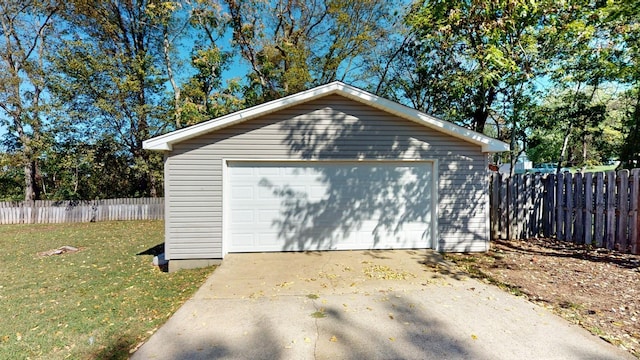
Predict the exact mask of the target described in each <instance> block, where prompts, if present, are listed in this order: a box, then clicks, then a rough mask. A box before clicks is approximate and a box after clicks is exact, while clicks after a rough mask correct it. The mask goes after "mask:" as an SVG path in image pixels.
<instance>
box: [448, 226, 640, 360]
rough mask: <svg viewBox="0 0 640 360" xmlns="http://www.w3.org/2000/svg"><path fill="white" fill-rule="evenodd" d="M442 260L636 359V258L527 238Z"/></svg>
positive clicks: (639, 343)
mask: <svg viewBox="0 0 640 360" xmlns="http://www.w3.org/2000/svg"><path fill="white" fill-rule="evenodd" d="M447 259H448V260H452V261H454V262H455V263H456V264H457V265H458V266H460V267H461V268H462V270H464V271H466V272H469V273H470V274H471V275H472V276H474V277H478V278H481V279H484V281H486V282H490V283H494V284H497V285H499V286H501V287H503V288H504V289H506V290H508V291H511V292H512V293H514V294H516V295H522V296H525V297H527V298H528V299H529V300H530V301H532V302H534V303H536V304H538V305H540V306H544V307H546V308H549V309H551V310H552V311H554V312H555V313H557V314H559V315H560V316H562V317H564V318H566V319H567V320H569V321H571V322H574V323H577V324H579V325H581V326H582V327H584V328H586V329H587V330H589V331H591V332H592V333H593V334H595V335H597V336H600V337H602V338H603V339H605V340H606V341H609V342H611V343H613V344H615V345H618V346H620V347H622V348H624V349H626V350H628V351H630V352H631V353H633V354H634V355H635V356H637V357H640V268H639V266H640V256H637V255H630V254H620V253H617V252H611V251H607V250H603V249H594V248H592V247H589V246H584V245H575V244H572V243H569V242H563V241H557V240H550V239H531V240H526V241H495V242H493V243H492V248H491V250H490V251H489V252H488V253H484V254H448V255H447Z"/></svg>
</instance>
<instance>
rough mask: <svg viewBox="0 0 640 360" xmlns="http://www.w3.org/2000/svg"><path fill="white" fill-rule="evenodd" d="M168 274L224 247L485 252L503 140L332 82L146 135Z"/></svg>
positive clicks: (214, 258) (219, 254) (203, 262)
mask: <svg viewBox="0 0 640 360" xmlns="http://www.w3.org/2000/svg"><path fill="white" fill-rule="evenodd" d="M143 146H144V148H145V149H148V150H152V151H159V152H162V154H163V156H164V193H165V244H164V250H165V259H167V260H169V271H175V270H178V269H181V268H192V267H199V266H207V265H210V264H216V263H219V262H221V261H222V260H223V259H224V257H225V255H226V254H228V253H230V252H273V251H307V250H313V251H315V250H321V251H333V250H352V249H353V250H355V249H358V250H361V249H424V248H431V249H435V250H437V251H465V252H472V251H486V250H487V249H488V248H489V196H488V194H489V191H488V190H489V182H488V165H489V156H490V155H491V154H493V153H496V152H501V151H507V150H508V149H509V146H508V145H507V144H506V143H503V142H501V141H498V140H495V139H492V138H490V137H488V136H485V135H483V134H479V133H476V132H473V131H471V130H469V129H465V128H463V127H460V126H457V125H455V124H452V123H448V122H446V121H443V120H441V119H438V118H436V117H433V116H430V115H428V114H425V113H422V112H420V111H418V110H415V109H412V108H410V107H407V106H404V105H401V104H398V103H396V102H393V101H390V100H388V99H385V98H382V97H379V96H376V95H374V94H371V93H369V92H367V91H364V90H362V89H358V88H356V87H353V86H350V85H346V84H344V83H341V82H332V83H329V84H325V85H321V86H318V87H315V88H312V89H309V90H306V91H302V92H300V93H296V94H292V95H289V96H286V97H283V98H281V99H276V100H273V101H270V102H266V103H264V104H259V105H256V106H253V107H250V108H247V109H244V110H241V111H238V112H235V113H231V114H228V115H225V116H221V117H219V118H215V119H212V120H209V121H205V122H202V123H199V124H196V125H193V126H190V127H187V128H183V129H179V130H176V131H173V132H170V133H167V134H165V135H161V136H158V137H155V138H152V139H148V140H146V141H145V142H144V143H143Z"/></svg>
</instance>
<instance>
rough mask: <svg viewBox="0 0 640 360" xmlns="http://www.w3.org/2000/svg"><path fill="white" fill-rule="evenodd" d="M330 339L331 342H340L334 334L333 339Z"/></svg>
mask: <svg viewBox="0 0 640 360" xmlns="http://www.w3.org/2000/svg"><path fill="white" fill-rule="evenodd" d="M329 341H331V342H338V338H337V337H336V336H335V335H333V336H332V337H331V339H329Z"/></svg>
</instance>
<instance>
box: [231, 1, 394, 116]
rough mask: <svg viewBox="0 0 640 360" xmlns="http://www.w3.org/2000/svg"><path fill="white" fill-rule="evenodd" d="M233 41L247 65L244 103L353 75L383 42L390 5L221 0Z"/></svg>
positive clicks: (346, 2) (342, 2) (360, 2)
mask: <svg viewBox="0 0 640 360" xmlns="http://www.w3.org/2000/svg"><path fill="white" fill-rule="evenodd" d="M225 3H226V6H227V11H228V14H229V21H230V26H231V29H232V30H233V44H234V47H235V48H237V49H238V51H239V53H240V54H241V56H242V58H243V59H244V60H245V61H247V62H248V63H249V65H250V68H251V72H250V74H249V84H248V87H247V90H246V91H245V98H246V101H247V104H248V105H251V104H255V103H259V102H263V101H266V100H271V99H274V98H278V97H281V96H284V95H288V94H291V93H295V92H298V91H301V90H304V89H307V88H309V87H311V86H314V85H319V84H323V83H327V82H330V81H332V80H345V79H347V78H348V77H349V76H353V77H355V76H356V75H357V74H358V70H357V69H356V68H357V67H358V63H359V62H360V61H362V60H363V59H364V55H366V54H367V53H369V52H370V51H371V49H373V48H375V47H376V46H377V44H378V43H383V42H384V41H385V38H386V36H387V35H388V20H389V18H390V16H391V13H392V11H393V10H390V9H393V8H394V5H395V4H393V3H389V2H386V1H380V0H356V1H344V0H329V1H325V2H319V1H299V0H278V1H263V0H225Z"/></svg>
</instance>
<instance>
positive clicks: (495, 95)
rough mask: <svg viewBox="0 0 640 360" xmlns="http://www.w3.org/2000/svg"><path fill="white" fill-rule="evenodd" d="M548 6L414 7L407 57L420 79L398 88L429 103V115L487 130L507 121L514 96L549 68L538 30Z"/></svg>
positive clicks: (518, 0)
mask: <svg viewBox="0 0 640 360" xmlns="http://www.w3.org/2000/svg"><path fill="white" fill-rule="evenodd" d="M545 5H546V3H544V2H542V1H524V0H510V1H503V2H486V1H475V0H474V1H438V0H435V1H431V0H425V1H418V2H415V3H414V4H413V6H412V10H411V12H410V13H409V14H408V16H407V18H406V22H407V24H408V26H409V27H410V31H411V39H412V41H410V42H407V43H406V44H405V49H403V52H404V53H405V54H406V56H409V57H411V58H412V65H413V66H414V67H415V71H416V72H417V74H418V75H417V76H416V77H414V78H409V79H406V78H399V79H398V81H400V82H401V84H399V88H400V89H406V90H404V92H405V94H404V96H407V97H409V98H411V97H415V96H416V95H418V96H420V97H422V98H426V99H428V100H427V101H426V103H428V104H429V108H428V109H425V110H430V112H432V113H434V114H435V115H438V116H440V117H443V118H445V119H447V120H450V121H454V122H457V123H459V124H462V125H465V126H468V127H470V128H472V129H474V130H476V131H479V132H483V130H484V127H485V124H486V123H487V121H488V119H489V118H490V117H496V116H499V115H498V114H501V115H502V117H505V118H506V117H508V116H511V113H512V112H515V111H516V109H515V102H516V101H518V100H516V97H518V96H523V95H525V92H524V91H522V90H521V88H522V87H523V86H525V85H526V84H527V83H528V82H529V79H530V78H531V77H532V76H533V74H534V72H535V69H534V67H535V66H540V65H541V63H543V61H542V60H541V59H540V58H538V56H537V55H538V52H537V42H538V36H539V27H538V26H537V25H538V24H539V23H540V20H541V18H542V16H543V10H542V7H544V6H545ZM407 80H408V82H407ZM390 83H391V84H394V80H391V81H390ZM394 86H395V85H394ZM407 90H408V91H407ZM391 91H393V89H392V90H391ZM419 102H424V101H419ZM521 103H522V101H521Z"/></svg>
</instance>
